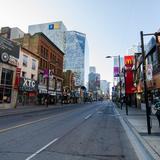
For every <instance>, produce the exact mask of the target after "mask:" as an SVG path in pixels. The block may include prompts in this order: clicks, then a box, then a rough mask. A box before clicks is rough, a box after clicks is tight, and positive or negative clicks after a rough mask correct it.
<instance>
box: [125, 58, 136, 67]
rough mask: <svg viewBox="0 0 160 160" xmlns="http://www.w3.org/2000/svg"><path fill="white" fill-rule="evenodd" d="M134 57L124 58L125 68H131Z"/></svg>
mask: <svg viewBox="0 0 160 160" xmlns="http://www.w3.org/2000/svg"><path fill="white" fill-rule="evenodd" d="M133 61H134V56H124V64H125V66H126V67H127V68H132V67H133Z"/></svg>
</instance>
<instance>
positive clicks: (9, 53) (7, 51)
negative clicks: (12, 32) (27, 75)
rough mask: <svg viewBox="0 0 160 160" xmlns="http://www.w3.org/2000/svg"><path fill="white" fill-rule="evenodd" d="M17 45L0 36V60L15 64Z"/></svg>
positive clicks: (16, 60) (17, 54) (16, 61)
mask: <svg viewBox="0 0 160 160" xmlns="http://www.w3.org/2000/svg"><path fill="white" fill-rule="evenodd" d="M18 58H19V46H18V45H17V44H16V43H14V42H12V41H10V40H9V39H7V38H4V37H2V36H0V62H3V63H9V64H11V65H14V66H17V65H18Z"/></svg>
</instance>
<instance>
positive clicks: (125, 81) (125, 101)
mask: <svg viewBox="0 0 160 160" xmlns="http://www.w3.org/2000/svg"><path fill="white" fill-rule="evenodd" d="M124 86H125V105H126V115H128V104H127V95H126V70H125V67H124Z"/></svg>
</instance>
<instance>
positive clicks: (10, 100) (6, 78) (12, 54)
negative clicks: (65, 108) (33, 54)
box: [0, 36, 19, 108]
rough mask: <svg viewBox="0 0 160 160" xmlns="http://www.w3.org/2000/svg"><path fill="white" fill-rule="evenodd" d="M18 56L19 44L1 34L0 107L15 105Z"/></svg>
mask: <svg viewBox="0 0 160 160" xmlns="http://www.w3.org/2000/svg"><path fill="white" fill-rule="evenodd" d="M18 58H19V46H18V45H17V44H16V43H14V42H12V41H10V40H8V39H6V38H4V37H2V36H0V107H3V108H11V107H15V104H16V90H15V79H16V68H17V66H18Z"/></svg>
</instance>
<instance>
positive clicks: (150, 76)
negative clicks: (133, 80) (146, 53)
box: [146, 64, 153, 81]
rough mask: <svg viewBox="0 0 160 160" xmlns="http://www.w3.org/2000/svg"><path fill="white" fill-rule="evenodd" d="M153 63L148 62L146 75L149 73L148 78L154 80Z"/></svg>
mask: <svg viewBox="0 0 160 160" xmlns="http://www.w3.org/2000/svg"><path fill="white" fill-rule="evenodd" d="M152 70H153V69H152V64H147V72H146V75H147V80H149V81H150V80H152Z"/></svg>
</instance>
